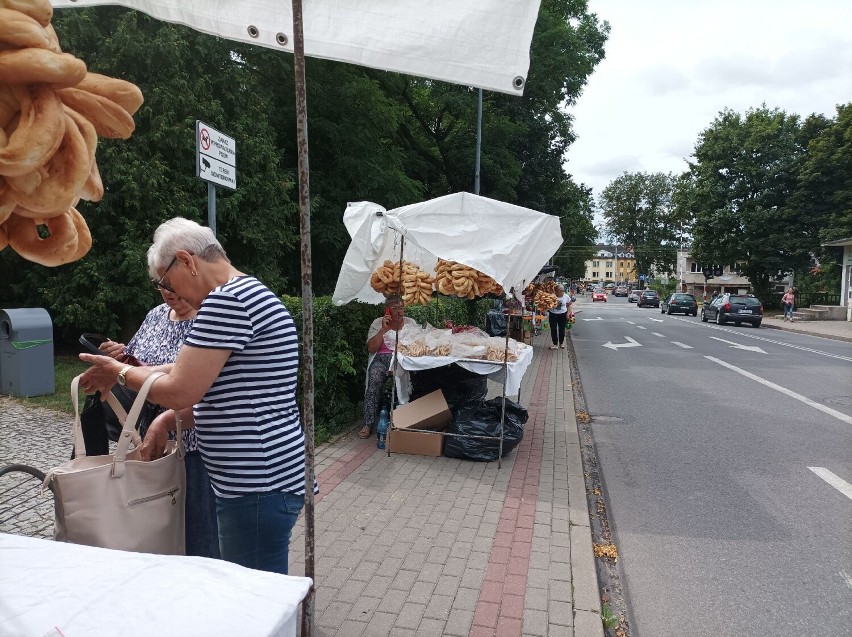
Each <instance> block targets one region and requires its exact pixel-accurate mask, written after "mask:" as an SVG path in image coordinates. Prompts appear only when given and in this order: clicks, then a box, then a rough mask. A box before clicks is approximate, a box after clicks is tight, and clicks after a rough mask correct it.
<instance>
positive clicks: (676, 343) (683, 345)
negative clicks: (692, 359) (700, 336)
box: [672, 341, 692, 349]
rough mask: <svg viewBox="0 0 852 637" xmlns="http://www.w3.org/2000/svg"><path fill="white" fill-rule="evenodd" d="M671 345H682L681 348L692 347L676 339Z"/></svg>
mask: <svg viewBox="0 0 852 637" xmlns="http://www.w3.org/2000/svg"><path fill="white" fill-rule="evenodd" d="M672 345H677V346H678V347H682V348H683V349H692V345H687V344H686V343H678V342H677V341H672Z"/></svg>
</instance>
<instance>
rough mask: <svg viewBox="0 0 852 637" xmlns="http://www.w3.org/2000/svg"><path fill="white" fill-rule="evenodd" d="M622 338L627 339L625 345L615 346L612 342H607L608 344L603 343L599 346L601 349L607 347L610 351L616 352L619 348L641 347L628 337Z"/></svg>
mask: <svg viewBox="0 0 852 637" xmlns="http://www.w3.org/2000/svg"><path fill="white" fill-rule="evenodd" d="M624 338H626V339H627V342H626V343H617V344H616V343H613V342H612V341H608V342H606V343H604V344H603V345H601V347H608V348H609V349H611V350H613V351H616V350H617V349H618V348H620V347H642V343H639V342H637V341H635V340H633V339H632V338H630V337H629V336H625V337H624Z"/></svg>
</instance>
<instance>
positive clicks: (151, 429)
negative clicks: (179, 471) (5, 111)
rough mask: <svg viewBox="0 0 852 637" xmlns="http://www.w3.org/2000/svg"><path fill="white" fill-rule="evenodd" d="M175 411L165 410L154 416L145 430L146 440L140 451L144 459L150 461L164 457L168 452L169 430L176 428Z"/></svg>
mask: <svg viewBox="0 0 852 637" xmlns="http://www.w3.org/2000/svg"><path fill="white" fill-rule="evenodd" d="M174 419H175V416H174V412H173V411H164V412H163V413H162V414H160V415H159V416H157V417H156V418H154V420H152V421H151V424H150V425H148V431H147V432H145V440H144V442H143V443H142V448H141V449H140V453H141V454H142V460H144V461H146V462H148V461H150V460H157V459H158V458H162V457H163V456H164V455H165V453H166V444H167V443H168V441H169V431H170V430H171V429H174Z"/></svg>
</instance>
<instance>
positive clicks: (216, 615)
mask: <svg viewBox="0 0 852 637" xmlns="http://www.w3.org/2000/svg"><path fill="white" fill-rule="evenodd" d="M310 586H311V580H310V579H309V578H307V577H290V576H287V575H278V574H275V573H266V572H263V571H256V570H253V569H248V568H244V567H242V566H238V565H236V564H231V563H230V562H225V561H222V560H213V559H207V558H203V557H175V556H166V555H149V554H146V553H129V552H125V551H113V550H109V549H100V548H93V547H90V546H79V545H76V544H66V543H63V542H53V541H51V540H39V539H34V538H29V537H21V536H17V535H6V534H0V636H3V637H6V636H7V635H8V636H10V637H11V636H15V637H29V636H32V637H48V636H49V637H60V636H62V637H100V636H103V637H116V636H120V637H133V636H136V635H138V636H139V637H142V636H144V637H151V636H152V635H156V636H157V637H168V636H171V635H175V636H179V637H189V636H191V635H204V636H205V637H210V636H214V635H221V636H222V637H234V636H235V635H252V637H261V636H265V635H276V636H278V635H288V636H289V635H293V636H295V634H296V611H297V609H298V606H299V603H300V602H301V601H302V600H303V599H304V598H305V595H307V593H308V590H309V589H310Z"/></svg>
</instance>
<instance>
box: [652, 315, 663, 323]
mask: <svg viewBox="0 0 852 637" xmlns="http://www.w3.org/2000/svg"><path fill="white" fill-rule="evenodd" d="M648 318H649V319H651V320H652V321H654V322H655V323H662V322H663V319H655V318H651V317H650V316H649V317H648Z"/></svg>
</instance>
